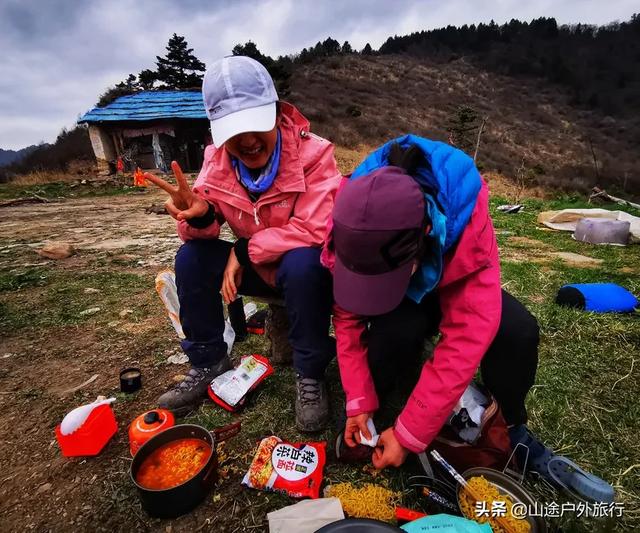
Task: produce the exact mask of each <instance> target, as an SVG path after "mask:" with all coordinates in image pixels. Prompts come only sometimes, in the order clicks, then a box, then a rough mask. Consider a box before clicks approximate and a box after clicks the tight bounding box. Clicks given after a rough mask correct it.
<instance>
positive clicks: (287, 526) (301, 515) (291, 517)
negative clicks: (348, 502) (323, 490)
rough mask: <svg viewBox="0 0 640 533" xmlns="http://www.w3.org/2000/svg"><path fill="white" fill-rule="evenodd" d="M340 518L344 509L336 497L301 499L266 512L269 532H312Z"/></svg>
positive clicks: (342, 517) (342, 516)
mask: <svg viewBox="0 0 640 533" xmlns="http://www.w3.org/2000/svg"><path fill="white" fill-rule="evenodd" d="M342 519H344V511H343V510H342V504H341V503H340V500H339V499H338V498H319V499H316V500H302V501H301V502H299V503H296V504H293V505H289V506H287V507H283V508H282V509H278V510H277V511H272V512H270V513H268V514H267V520H268V521H269V533H292V532H294V531H295V532H296V533H314V532H315V531H317V530H318V529H320V528H321V527H323V526H326V525H327V524H331V523H333V522H337V521H338V520H342Z"/></svg>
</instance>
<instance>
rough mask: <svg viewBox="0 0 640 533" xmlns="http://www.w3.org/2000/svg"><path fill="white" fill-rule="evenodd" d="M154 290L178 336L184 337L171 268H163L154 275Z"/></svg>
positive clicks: (174, 276)
mask: <svg viewBox="0 0 640 533" xmlns="http://www.w3.org/2000/svg"><path fill="white" fill-rule="evenodd" d="M156 292H157V293H158V296H160V299H161V300H162V303H163V304H164V306H165V307H166V309H167V313H169V320H171V325H172V326H173V329H175V330H176V333H177V334H178V337H180V338H181V339H184V337H185V336H184V331H182V324H180V302H179V301H178V289H177V287H176V275H175V274H174V273H173V272H172V271H171V270H163V271H162V272H159V273H158V275H157V276H156Z"/></svg>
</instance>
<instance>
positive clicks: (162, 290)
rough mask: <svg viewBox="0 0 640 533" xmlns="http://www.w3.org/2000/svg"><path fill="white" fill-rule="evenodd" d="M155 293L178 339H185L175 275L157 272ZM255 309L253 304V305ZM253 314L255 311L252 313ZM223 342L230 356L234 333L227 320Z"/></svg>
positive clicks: (167, 271) (168, 272)
mask: <svg viewBox="0 0 640 533" xmlns="http://www.w3.org/2000/svg"><path fill="white" fill-rule="evenodd" d="M156 292H157V293H158V296H160V299H161V300H162V303H163V304H164V306H165V308H166V309H167V313H168V314H169V320H171V325H172V326H173V329H175V330H176V333H177V334H178V337H179V338H180V339H184V338H185V334H184V331H183V330H182V324H181V323H180V301H179V300H178V288H177V287H176V275H175V274H174V273H173V271H171V270H163V271H162V272H159V273H158V275H157V276H156ZM251 305H252V302H250V303H248V304H247V305H245V314H246V313H247V311H246V308H247V307H249V308H250V311H251V310H252V308H251V307H250V306H251ZM253 306H254V307H255V304H253ZM253 312H254V313H255V311H253ZM223 337H224V342H226V343H227V355H230V354H231V349H232V348H233V342H234V341H235V338H236V332H235V331H233V328H232V327H231V322H229V319H227V320H225V323H224V333H223Z"/></svg>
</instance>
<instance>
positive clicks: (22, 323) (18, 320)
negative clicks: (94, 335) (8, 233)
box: [0, 268, 150, 334]
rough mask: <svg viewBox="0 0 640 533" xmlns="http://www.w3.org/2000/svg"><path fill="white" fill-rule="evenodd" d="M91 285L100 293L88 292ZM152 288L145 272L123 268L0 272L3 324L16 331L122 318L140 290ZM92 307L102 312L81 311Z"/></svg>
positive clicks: (1, 317)
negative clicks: (128, 270) (120, 314)
mask: <svg viewBox="0 0 640 533" xmlns="http://www.w3.org/2000/svg"><path fill="white" fill-rule="evenodd" d="M87 287H93V288H96V289H99V290H100V292H99V293H96V294H86V293H85V292H84V289H85V288H87ZM149 287H150V280H149V279H148V278H147V277H144V276H139V275H137V274H130V273H124V272H93V273H92V272H73V271H67V270H57V269H53V268H52V269H45V268H25V269H22V270H19V271H16V272H13V271H10V272H7V271H0V327H2V328H7V330H10V331H12V332H13V333H14V334H15V333H17V332H18V331H19V330H21V329H27V328H38V329H42V328H47V327H54V326H66V325H73V324H80V323H83V322H86V321H94V322H97V323H107V322H108V321H109V320H113V319H114V318H118V312H119V311H120V310H121V309H122V308H123V307H127V306H128V307H136V299H135V297H136V295H137V294H142V293H146V292H148V291H149ZM94 307H99V308H100V311H99V312H98V313H96V314H91V315H83V314H82V312H83V311H85V310H87V309H91V308H94ZM137 312H138V313H141V312H143V310H140V309H138V311H137ZM135 316H136V315H134V317H135Z"/></svg>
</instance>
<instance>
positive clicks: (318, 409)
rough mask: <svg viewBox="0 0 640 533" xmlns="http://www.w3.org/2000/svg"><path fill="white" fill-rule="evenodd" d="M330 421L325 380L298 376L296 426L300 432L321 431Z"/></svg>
mask: <svg viewBox="0 0 640 533" xmlns="http://www.w3.org/2000/svg"><path fill="white" fill-rule="evenodd" d="M328 420H329V399H328V397H327V386H326V384H325V382H324V380H319V379H312V378H303V377H302V376H300V375H297V376H296V425H297V426H298V429H299V430H300V431H303V432H306V433H310V432H314V431H321V430H323V429H324V428H325V427H326V426H327V422H328Z"/></svg>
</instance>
